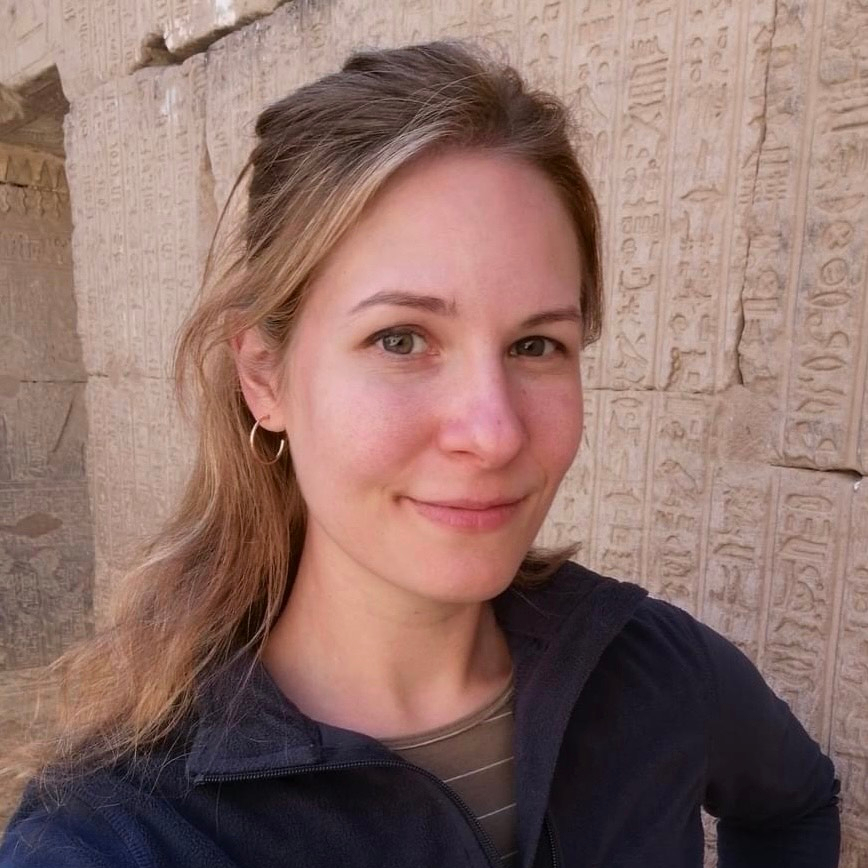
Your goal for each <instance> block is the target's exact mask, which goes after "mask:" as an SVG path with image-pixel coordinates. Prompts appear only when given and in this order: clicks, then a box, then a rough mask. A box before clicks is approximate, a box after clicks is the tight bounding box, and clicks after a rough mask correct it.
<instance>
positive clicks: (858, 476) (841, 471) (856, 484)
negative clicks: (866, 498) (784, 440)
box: [768, 461, 866, 491]
mask: <svg viewBox="0 0 868 868" xmlns="http://www.w3.org/2000/svg"><path fill="white" fill-rule="evenodd" d="M768 464H769V466H770V467H782V468H783V469H784V470H808V471H810V472H811V473H822V474H824V475H834V476H843V477H845V478H846V479H849V480H850V481H851V482H852V483H853V490H854V491H857V490H858V489H859V488H860V486H861V484H862V481H863V480H864V479H865V478H866V477H865V476H864V475H863V474H862V472H861V471H859V470H857V469H856V468H855V467H845V466H842V467H812V466H810V465H808V464H797V463H792V464H787V463H785V462H783V461H769V462H768Z"/></svg>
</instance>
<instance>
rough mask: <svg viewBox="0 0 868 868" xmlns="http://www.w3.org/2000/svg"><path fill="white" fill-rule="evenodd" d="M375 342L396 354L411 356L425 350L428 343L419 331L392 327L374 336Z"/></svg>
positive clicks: (388, 351) (383, 348) (384, 349)
mask: <svg viewBox="0 0 868 868" xmlns="http://www.w3.org/2000/svg"><path fill="white" fill-rule="evenodd" d="M373 343H374V344H377V345H379V346H380V348H381V349H382V350H383V351H384V352H386V353H390V354H391V355H394V356H411V355H416V354H418V353H421V352H424V351H425V350H426V349H427V347H428V344H427V342H426V340H425V338H423V337H422V335H420V334H419V333H418V332H414V331H410V330H409V329H392V330H390V331H385V332H380V333H379V334H378V335H375V336H374V339H373Z"/></svg>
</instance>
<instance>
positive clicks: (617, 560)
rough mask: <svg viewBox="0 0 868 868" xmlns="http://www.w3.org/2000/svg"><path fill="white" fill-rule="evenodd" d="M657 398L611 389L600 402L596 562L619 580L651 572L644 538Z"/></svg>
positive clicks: (594, 527) (594, 539)
mask: <svg viewBox="0 0 868 868" xmlns="http://www.w3.org/2000/svg"><path fill="white" fill-rule="evenodd" d="M653 399H654V396H653V395H652V394H651V393H649V392H626V393H618V392H610V391H606V392H603V393H602V394H601V401H600V404H599V415H600V421H599V423H598V429H597V430H598V431H600V432H601V433H600V434H599V435H598V440H597V444H598V445H597V450H596V454H595V455H594V456H593V460H594V461H595V462H598V464H597V484H596V487H595V499H594V509H593V516H594V521H593V524H592V531H591V532H592V539H591V552H593V555H594V557H593V560H592V561H591V563H594V564H596V565H597V566H598V567H599V568H600V569H602V570H603V571H604V572H606V573H608V574H610V575H613V576H617V577H620V578H627V577H633V578H644V577H645V576H646V575H647V571H646V566H647V564H646V549H645V546H644V545H643V538H644V535H645V529H644V516H645V507H646V497H647V487H648V463H649V460H650V455H649V449H650V442H651V431H652V430H653V420H652V414H653V411H654V405H653Z"/></svg>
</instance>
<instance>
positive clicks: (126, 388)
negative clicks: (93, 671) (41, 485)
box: [87, 377, 193, 618]
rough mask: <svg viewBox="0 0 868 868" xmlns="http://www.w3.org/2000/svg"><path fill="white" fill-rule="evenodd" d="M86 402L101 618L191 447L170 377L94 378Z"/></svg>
mask: <svg viewBox="0 0 868 868" xmlns="http://www.w3.org/2000/svg"><path fill="white" fill-rule="evenodd" d="M87 403H88V408H89V409H90V410H91V416H90V419H89V425H90V431H89V437H88V454H87V462H88V470H89V474H90V489H91V497H92V499H93V510H94V515H95V516H96V521H95V523H94V541H95V550H96V564H97V570H96V578H95V585H94V597H95V608H96V616H97V618H101V617H102V616H103V615H104V614H105V608H104V604H105V601H106V599H107V597H108V592H109V590H110V586H111V580H112V579H113V578H117V577H118V576H119V575H121V574H122V572H123V569H124V567H125V566H126V565H127V564H128V563H129V558H130V556H131V555H132V553H133V552H134V549H135V546H136V545H137V544H139V543H141V542H142V541H143V540H144V539H145V538H146V537H147V535H148V534H149V533H151V532H153V531H154V530H155V529H156V528H157V526H158V524H159V522H160V521H161V520H162V519H163V518H164V516H165V515H166V512H167V510H168V509H169V505H170V504H171V503H173V502H174V497H175V495H176V493H177V492H178V491H180V488H181V485H182V483H183V480H184V478H185V476H186V473H187V470H188V468H189V465H190V459H191V456H192V451H193V450H192V437H191V432H190V431H189V430H188V429H187V427H186V426H185V425H184V424H183V423H182V421H181V419H180V418H179V414H178V411H177V408H176V406H175V402H174V396H173V394H172V385H171V383H170V382H169V381H168V380H164V379H160V378H139V377H126V378H124V379H123V380H121V381H120V382H116V383H113V382H111V381H110V380H109V379H107V378H105V377H92V378H91V379H90V380H89V382H88V386H87Z"/></svg>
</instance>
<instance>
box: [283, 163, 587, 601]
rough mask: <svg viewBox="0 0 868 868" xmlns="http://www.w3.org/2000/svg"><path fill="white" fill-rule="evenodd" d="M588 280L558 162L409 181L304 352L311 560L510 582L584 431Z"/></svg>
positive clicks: (306, 315)
mask: <svg viewBox="0 0 868 868" xmlns="http://www.w3.org/2000/svg"><path fill="white" fill-rule="evenodd" d="M580 283H581V262H580V255H579V250H578V245H577V241H576V236H575V232H574V230H573V227H572V223H571V221H570V218H569V215H568V212H567V210H566V208H565V207H564V205H563V204H562V202H561V200H560V198H559V197H558V195H557V192H556V191H555V188H554V186H553V185H552V183H551V182H550V181H549V180H548V179H547V178H546V177H545V176H544V175H543V174H542V173H541V172H540V171H539V170H538V169H536V168H534V167H532V166H530V165H528V164H526V163H524V162H521V161H519V160H517V159H515V158H511V157H505V156H495V155H492V154H484V153H475V152H462V153H451V154H447V155H439V156H436V157H429V158H427V159H425V160H423V161H421V162H419V163H418V164H415V165H413V166H410V167H407V168H405V169H404V170H402V171H401V172H400V173H399V174H398V175H397V176H396V177H395V178H393V179H392V180H391V181H390V183H389V184H388V185H387V186H386V188H385V189H384V190H383V191H382V192H381V193H380V195H379V196H378V197H377V199H376V200H375V202H374V203H373V205H372V206H370V207H369V208H368V210H367V211H366V213H365V215H364V217H363V219H362V220H361V221H360V222H359V223H358V224H357V225H356V226H355V227H354V228H353V229H352V230H351V231H350V232H349V233H348V234H347V235H346V237H345V238H344V239H343V240H342V241H341V243H340V244H339V245H338V247H337V249H336V250H335V251H334V253H333V254H332V255H331V257H330V258H329V259H328V261H327V262H326V263H325V265H324V267H323V269H322V270H321V272H320V273H319V274H318V276H317V278H316V280H315V282H314V285H313V286H312V287H311V294H310V297H309V300H308V302H307V303H306V305H305V308H304V310H303V312H302V314H301V316H300V319H299V323H298V326H297V330H296V332H295V334H294V336H293V339H292V342H291V345H290V348H289V351H288V354H287V360H286V364H287V370H286V371H285V377H284V383H285V384H286V385H285V388H284V392H283V393H282V395H281V407H282V409H283V410H284V412H285V418H286V419H287V435H288V441H289V444H290V448H291V452H292V458H293V463H294V466H295V468H296V472H297V475H298V480H299V484H300V486H301V491H302V494H303V496H304V499H305V502H306V503H307V506H308V531H307V537H306V540H305V548H304V555H303V565H302V568H303V569H312V570H341V571H342V572H343V574H346V573H347V572H348V571H349V572H351V573H353V574H357V575H358V578H359V580H360V581H378V582H387V583H391V584H392V585H395V586H398V587H400V588H402V589H404V590H406V591H409V592H411V593H413V594H418V595H419V596H421V597H425V598H428V599H437V600H442V601H456V602H457V601H471V600H483V599H488V598H490V597H492V596H494V595H495V594H497V593H498V592H500V591H501V590H502V589H503V588H504V587H506V585H507V584H509V582H510V581H511V579H512V577H513V575H514V573H515V571H516V569H517V568H518V565H519V564H520V562H521V560H522V558H523V557H524V555H525V553H526V552H527V549H528V548H529V546H530V545H531V544H532V542H533V539H534V537H535V535H536V533H537V531H538V529H539V527H540V525H541V523H542V521H543V519H544V517H545V514H546V512H547V511H548V508H549V505H550V504H551V501H552V498H553V497H554V494H555V491H556V489H557V487H558V485H559V483H560V481H561V479H562V477H563V475H564V473H565V472H566V470H567V469H568V467H569V466H570V463H571V462H572V460H573V457H574V455H575V452H576V449H577V448H578V444H579V439H580V436H581V427H582V391H581V381H580V375H579V350H580V347H581V324H580V322H579V319H578V304H579V292H580Z"/></svg>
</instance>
